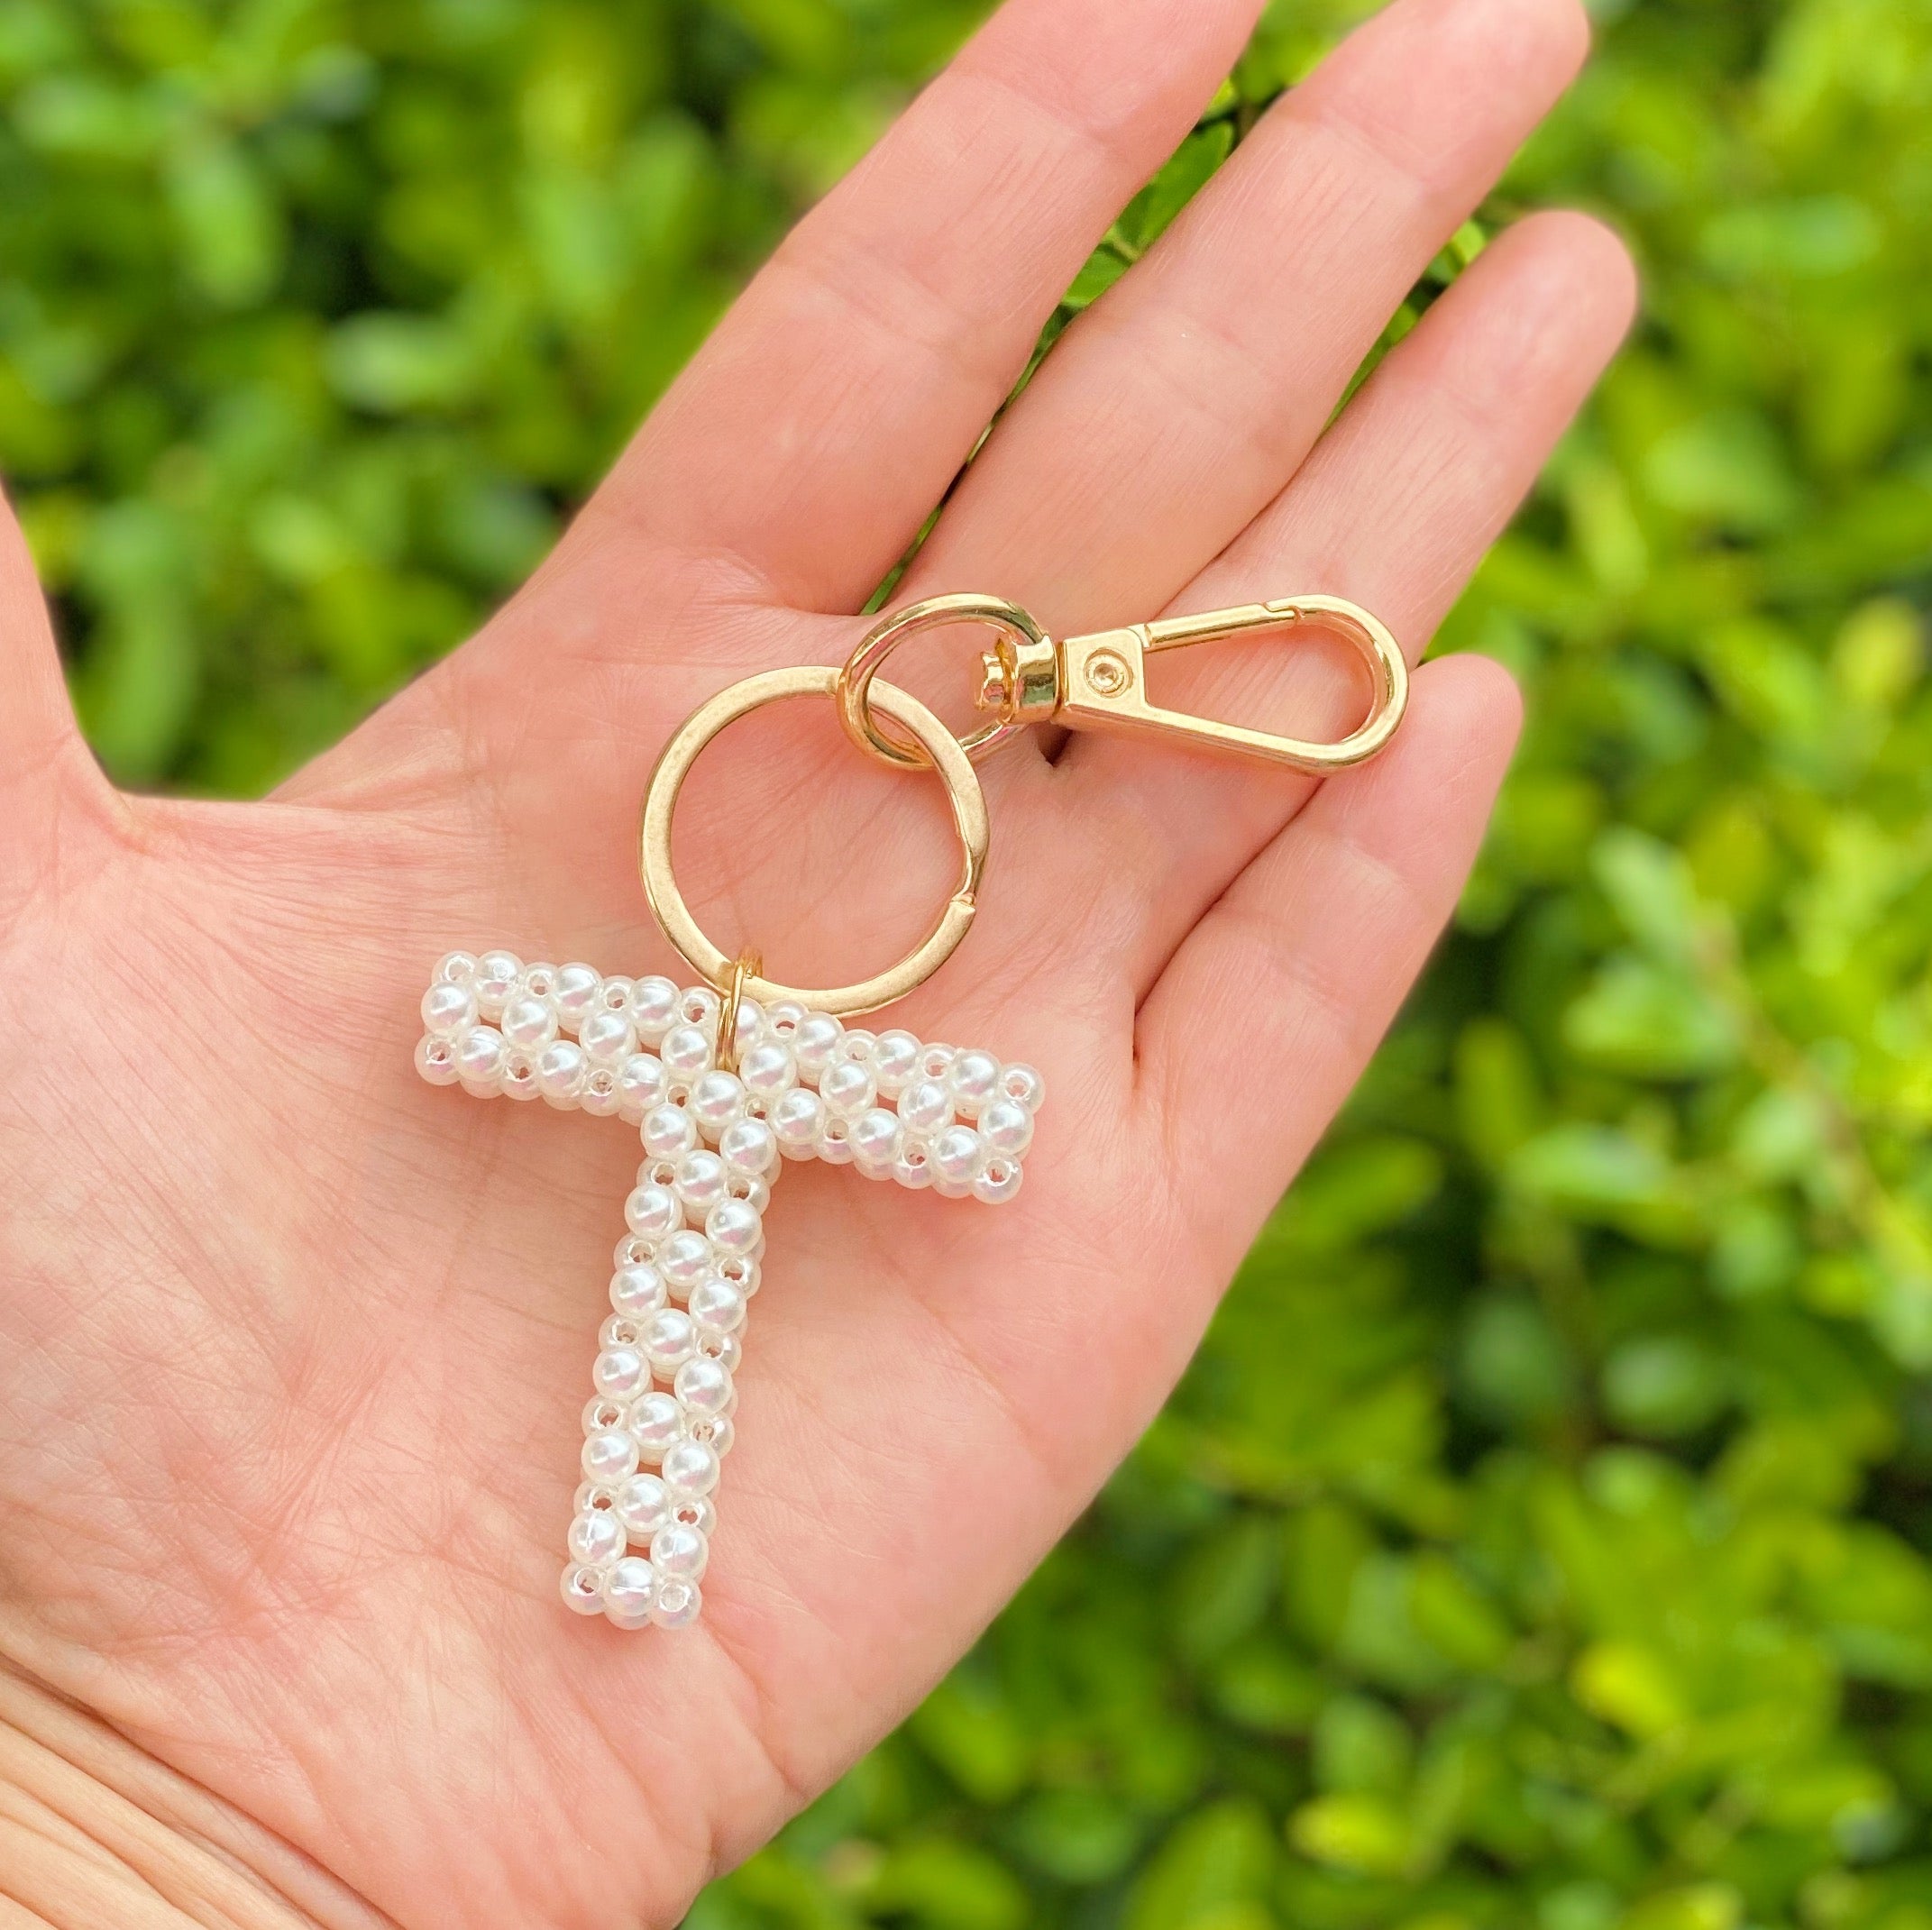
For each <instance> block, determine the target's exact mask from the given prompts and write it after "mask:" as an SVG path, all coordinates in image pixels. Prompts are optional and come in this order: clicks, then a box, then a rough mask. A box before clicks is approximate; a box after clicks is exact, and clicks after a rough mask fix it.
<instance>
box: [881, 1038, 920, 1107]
mask: <svg viewBox="0 0 1932 1930" xmlns="http://www.w3.org/2000/svg"><path fill="white" fill-rule="evenodd" d="M872 1075H873V1077H874V1078H875V1079H876V1080H877V1081H878V1082H879V1090H880V1091H881V1092H882V1093H884V1094H885V1096H886V1097H887V1098H888V1099H894V1098H897V1097H898V1095H899V1094H900V1093H902V1092H904V1091H905V1089H906V1087H907V1086H908V1085H909V1084H911V1082H912V1081H913V1080H914V1079H916V1078H917V1077H918V1076H919V1041H918V1039H916V1038H913V1036H912V1035H911V1033H910V1032H901V1031H892V1032H881V1033H880V1034H879V1037H878V1038H877V1040H876V1041H875V1042H874V1046H873V1048H872Z"/></svg>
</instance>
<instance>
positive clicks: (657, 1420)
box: [629, 1394, 684, 1472]
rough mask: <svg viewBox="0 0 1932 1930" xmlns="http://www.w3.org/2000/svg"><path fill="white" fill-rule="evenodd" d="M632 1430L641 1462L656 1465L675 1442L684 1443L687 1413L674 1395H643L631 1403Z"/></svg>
mask: <svg viewBox="0 0 1932 1930" xmlns="http://www.w3.org/2000/svg"><path fill="white" fill-rule="evenodd" d="M629 1427H630V1434H631V1439H632V1440H633V1441H635V1442H636V1447H637V1454H638V1459H640V1460H645V1461H648V1462H650V1463H651V1464H652V1465H653V1466H655V1464H656V1463H657V1462H659V1461H661V1460H663V1459H664V1450H665V1449H666V1448H668V1447H669V1446H670V1445H671V1444H672V1442H673V1441H682V1440H683V1438H684V1410H683V1408H682V1407H681V1406H680V1405H679V1404H678V1401H677V1398H676V1396H675V1395H669V1394H644V1395H638V1397H637V1398H636V1400H635V1401H633V1402H632V1403H631V1409H630V1421H629ZM633 1472H635V1470H633Z"/></svg>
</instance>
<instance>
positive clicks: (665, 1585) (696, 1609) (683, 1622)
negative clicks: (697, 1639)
mask: <svg viewBox="0 0 1932 1930" xmlns="http://www.w3.org/2000/svg"><path fill="white" fill-rule="evenodd" d="M703 1613H704V1595H703V1592H702V1591H701V1590H700V1588H699V1587H698V1584H697V1583H696V1582H694V1581H686V1580H685V1579H684V1578H682V1576H676V1575H673V1576H669V1577H667V1578H665V1579H664V1580H663V1581H661V1582H659V1583H658V1585H657V1599H656V1600H655V1602H653V1603H652V1604H651V1625H652V1627H653V1628H689V1627H690V1626H691V1624H692V1623H693V1622H695V1621H696V1620H697V1619H698V1617H699V1616H700V1614H703Z"/></svg>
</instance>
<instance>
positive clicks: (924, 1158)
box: [893, 1133, 932, 1193]
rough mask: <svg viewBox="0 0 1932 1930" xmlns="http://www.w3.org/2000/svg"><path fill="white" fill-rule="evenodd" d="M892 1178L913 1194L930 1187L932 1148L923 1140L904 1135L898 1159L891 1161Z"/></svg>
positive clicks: (909, 1134)
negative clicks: (922, 1188)
mask: <svg viewBox="0 0 1932 1930" xmlns="http://www.w3.org/2000/svg"><path fill="white" fill-rule="evenodd" d="M893 1178H894V1179H896V1180H897V1181H898V1182H899V1184H900V1185H902V1186H905V1187H908V1188H910V1189H911V1191H912V1192H914V1193H917V1192H918V1191H919V1190H920V1188H921V1187H924V1186H929V1185H931V1184H932V1148H930V1147H929V1145H928V1144H927V1143H926V1141H925V1140H923V1139H915V1138H914V1137H913V1136H912V1134H911V1133H908V1134H907V1135H906V1137H905V1140H904V1143H903V1144H902V1146H901V1147H900V1148H899V1157H898V1158H896V1159H895V1160H893Z"/></svg>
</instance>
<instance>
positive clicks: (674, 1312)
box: [637, 1307, 698, 1379]
mask: <svg viewBox="0 0 1932 1930" xmlns="http://www.w3.org/2000/svg"><path fill="white" fill-rule="evenodd" d="M637 1343H638V1345H639V1346H640V1347H641V1348H642V1349H643V1350H644V1353H645V1356H646V1358H647V1359H648V1360H649V1361H650V1363H651V1366H652V1367H654V1368H655V1370H656V1371H657V1372H658V1373H659V1374H661V1375H663V1376H664V1377H665V1378H667V1379H668V1378H669V1377H671V1376H672V1375H673V1374H674V1373H675V1372H676V1371H677V1370H678V1368H680V1367H682V1366H683V1365H684V1363H685V1362H686V1361H687V1360H689V1359H690V1358H691V1354H692V1353H693V1352H694V1351H695V1349H696V1348H697V1345H698V1336H697V1332H696V1331H695V1329H693V1327H692V1326H691V1315H690V1314H688V1313H685V1312H684V1310H683V1309H682V1307H660V1308H659V1309H658V1310H657V1312H656V1313H654V1314H652V1315H651V1317H650V1318H649V1319H648V1320H647V1321H646V1322H645V1323H644V1325H643V1326H642V1328H641V1329H639V1331H638V1334H637Z"/></svg>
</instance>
